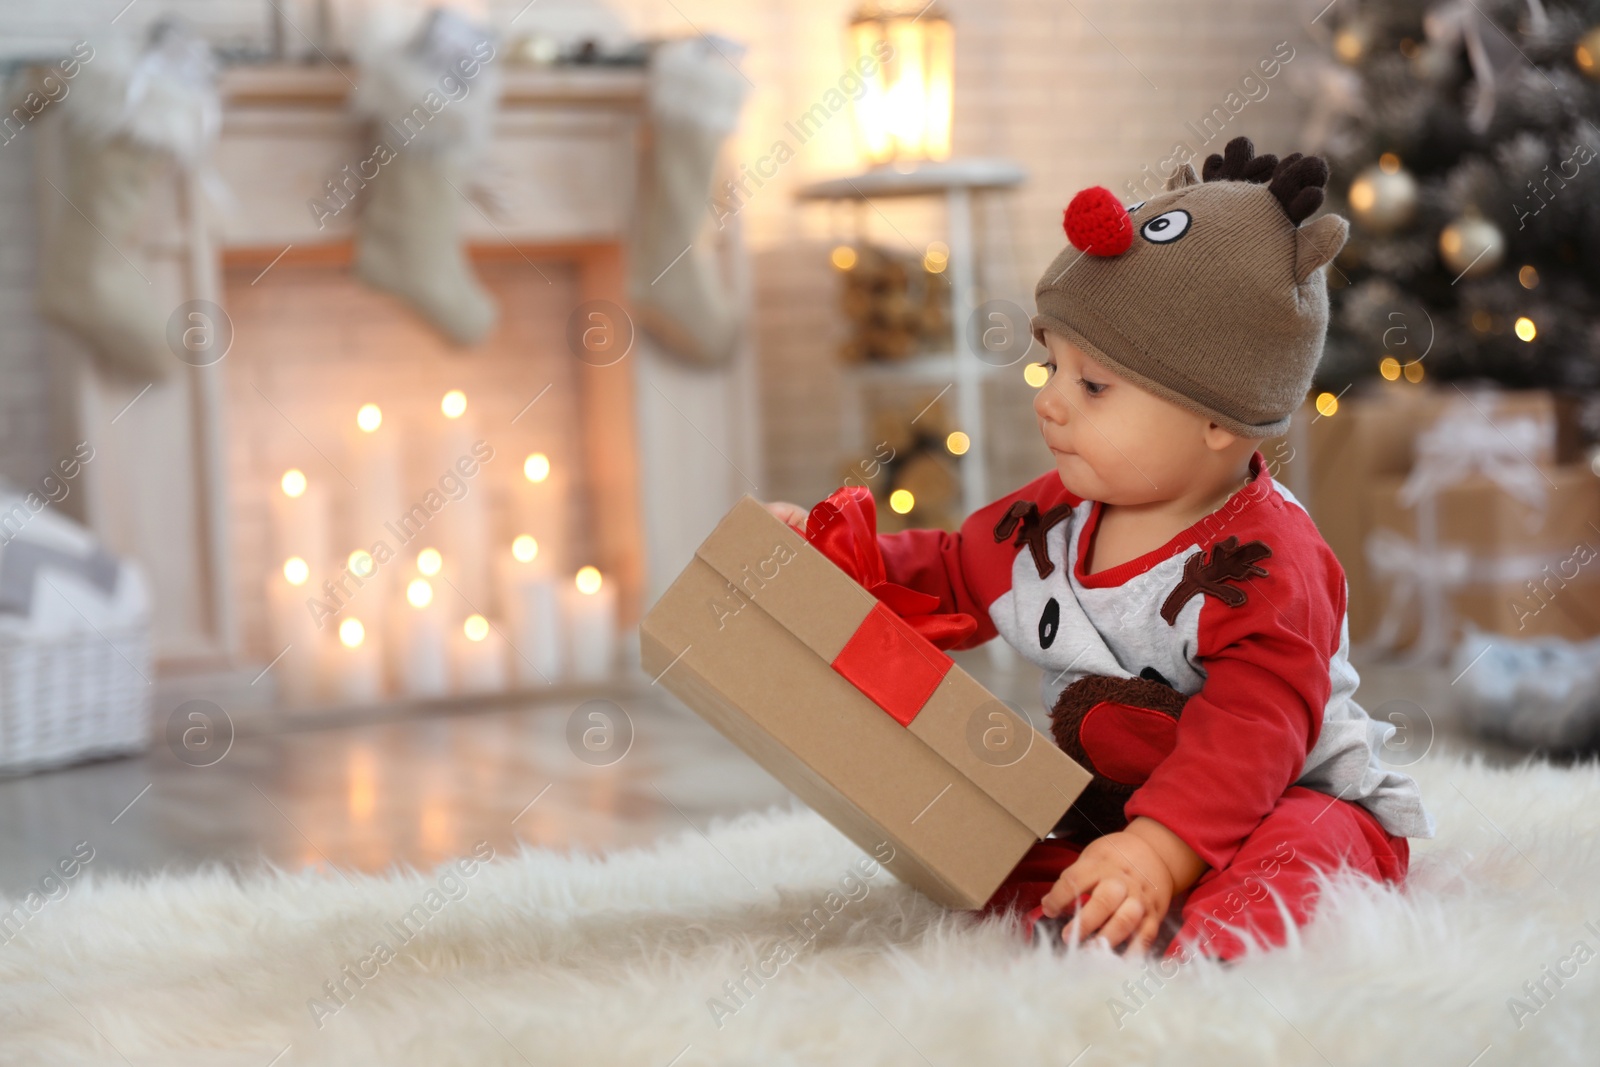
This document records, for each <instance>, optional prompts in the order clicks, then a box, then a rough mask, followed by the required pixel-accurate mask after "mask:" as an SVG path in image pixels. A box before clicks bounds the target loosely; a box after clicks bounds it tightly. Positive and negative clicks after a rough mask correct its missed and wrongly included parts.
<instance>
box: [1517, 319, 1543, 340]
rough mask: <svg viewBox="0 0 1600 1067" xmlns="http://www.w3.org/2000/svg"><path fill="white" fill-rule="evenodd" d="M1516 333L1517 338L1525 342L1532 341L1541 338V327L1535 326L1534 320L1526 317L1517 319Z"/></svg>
mask: <svg viewBox="0 0 1600 1067" xmlns="http://www.w3.org/2000/svg"><path fill="white" fill-rule="evenodd" d="M1516 331H1517V336H1518V337H1520V338H1522V339H1523V340H1524V341H1531V340H1533V339H1534V338H1535V337H1538V336H1539V327H1537V326H1535V325H1534V324H1533V320H1532V319H1530V318H1528V316H1526V315H1523V316H1522V317H1521V318H1519V319H1517V325H1516Z"/></svg>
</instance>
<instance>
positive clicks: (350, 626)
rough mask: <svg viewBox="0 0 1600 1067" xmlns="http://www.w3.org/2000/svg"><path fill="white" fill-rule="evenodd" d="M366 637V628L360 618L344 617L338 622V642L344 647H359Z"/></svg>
mask: <svg viewBox="0 0 1600 1067" xmlns="http://www.w3.org/2000/svg"><path fill="white" fill-rule="evenodd" d="M366 639H367V628H366V627H365V626H362V625H361V620H360V619H346V620H344V622H341V623H340V624H339V643H340V644H341V645H343V646H344V647H345V648H360V647H361V642H363V641H365V640H366Z"/></svg>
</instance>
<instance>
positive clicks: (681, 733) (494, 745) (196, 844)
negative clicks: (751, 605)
mask: <svg viewBox="0 0 1600 1067" xmlns="http://www.w3.org/2000/svg"><path fill="white" fill-rule="evenodd" d="M961 661H962V663H963V665H964V666H966V667H967V668H968V669H969V670H971V671H972V673H973V674H975V675H977V676H978V677H979V678H980V680H982V681H984V682H985V683H986V684H988V685H989V686H990V687H991V689H993V690H994V691H995V692H996V693H997V695H999V696H1001V697H1002V698H1004V699H1008V700H1013V701H1014V702H1015V704H1016V705H1017V706H1019V707H1021V708H1024V709H1027V710H1028V713H1029V714H1030V716H1031V717H1032V719H1033V721H1034V723H1035V725H1037V726H1039V727H1040V728H1041V729H1048V723H1047V720H1046V718H1045V716H1044V714H1043V712H1042V709H1039V708H1037V707H1035V705H1037V704H1038V703H1039V697H1038V689H1037V685H1038V682H1037V678H1038V675H1037V672H1035V671H1033V670H1031V669H1029V668H1027V667H1026V665H1022V666H1020V667H1018V668H1016V669H997V668H996V666H995V665H994V664H993V663H991V662H990V660H989V658H988V657H987V656H986V655H982V654H974V655H967V654H963V656H962V657H961ZM1362 674H1363V682H1362V687H1361V690H1360V692H1359V694H1358V698H1359V699H1361V701H1362V703H1363V704H1364V705H1365V706H1366V707H1367V709H1368V710H1369V712H1370V711H1374V710H1375V709H1377V708H1380V707H1382V706H1383V705H1384V703H1385V701H1387V700H1389V699H1392V698H1399V697H1403V698H1407V699H1411V700H1416V701H1417V702H1418V705H1419V706H1421V707H1423V708H1427V709H1430V710H1429V711H1428V712H1426V713H1425V714H1427V715H1428V717H1429V718H1430V719H1433V720H1437V722H1436V723H1428V724H1422V723H1418V724H1417V726H1416V727H1414V729H1415V733H1414V735H1413V736H1414V737H1415V739H1416V741H1417V743H1418V745H1419V746H1422V745H1425V744H1428V743H1431V740H1432V738H1433V734H1434V731H1435V730H1441V731H1442V730H1445V729H1447V728H1448V716H1447V715H1446V714H1441V713H1439V712H1440V709H1442V708H1443V707H1444V701H1445V700H1446V699H1447V695H1448V694H1447V690H1445V688H1444V687H1445V686H1446V683H1445V682H1443V681H1441V680H1439V679H1438V678H1437V677H1435V676H1433V675H1429V674H1426V673H1423V672H1415V671H1400V670H1396V669H1394V668H1382V669H1364V670H1363V672H1362ZM588 700H601V701H606V702H608V703H601V704H594V705H586V704H585V702H586V701H588ZM174 706H175V705H174ZM619 708H620V709H622V710H623V711H625V712H626V720H624V718H623V717H622V716H621V715H620V714H619V713H618V710H617V709H619ZM161 710H163V709H158V711H161ZM595 710H599V711H601V712H603V713H605V714H606V715H607V716H608V717H609V718H610V720H611V721H613V722H615V723H617V724H621V723H623V722H624V721H626V722H629V723H631V724H632V732H633V737H632V741H631V743H628V744H626V745H624V743H623V741H624V739H623V736H622V733H621V730H624V729H626V728H625V727H622V726H620V725H619V727H618V730H619V732H618V733H617V734H615V735H611V736H610V738H609V740H611V741H612V742H613V744H612V747H611V748H610V750H609V751H606V750H605V742H606V741H607V740H608V738H607V736H606V735H605V734H604V731H605V730H606V729H607V727H606V723H605V721H604V720H596V719H591V718H589V717H588V713H589V712H591V711H595ZM165 718H166V715H165V714H160V715H158V719H160V720H164V719H165ZM240 718H241V720H242V721H241V723H240V725H239V729H238V736H236V737H235V738H234V740H233V743H232V745H231V747H230V748H229V749H228V750H227V752H226V755H224V756H222V757H221V758H220V759H219V760H217V761H216V762H215V763H214V764H212V765H210V766H191V765H190V764H189V763H186V762H184V761H182V760H180V759H179V758H178V756H177V755H176V754H175V752H174V750H173V749H171V748H169V747H168V745H167V744H166V741H165V738H164V736H163V735H162V728H164V725H165V723H164V721H162V722H159V723H158V731H157V737H156V743H155V745H154V747H153V748H152V750H151V751H150V752H149V753H147V754H144V755H141V756H138V757H133V758H122V759H114V760H104V761H101V762H97V763H91V764H85V765H80V766H77V767H69V768H65V769H61V770H56V771H49V772H44V773H39V774H33V775H29V776H25V777H19V778H11V779H6V780H0V894H5V895H15V894H19V893H22V892H25V891H26V890H28V889H30V888H33V887H35V886H37V885H39V883H40V879H41V878H44V877H45V876H46V875H47V874H48V873H49V872H50V871H51V870H52V869H53V868H54V867H55V865H56V863H57V861H58V860H60V859H61V858H63V857H66V856H68V855H70V854H71V853H72V852H73V850H74V848H75V847H76V846H77V845H78V843H79V842H88V843H89V845H90V846H91V847H92V848H93V849H94V858H93V860H92V861H91V863H90V864H89V866H90V869H92V870H94V871H96V872H100V873H108V872H113V871H119V872H154V871H157V870H160V869H163V868H170V869H173V870H178V871H183V870H190V869H193V868H195V867H197V866H199V865H202V864H208V863H219V864H223V865H225V866H227V867H229V868H231V869H235V870H248V869H252V868H255V867H258V866H259V865H260V864H261V863H262V862H263V861H266V862H271V863H274V864H277V865H279V866H282V867H285V868H289V869H296V870H297V869H300V868H302V867H305V866H324V867H326V866H330V865H331V866H332V867H337V868H340V869H343V870H359V871H368V872H376V871H383V870H385V869H387V868H390V867H392V866H395V865H409V866H413V867H417V868H421V869H427V868H429V867H431V866H432V865H435V864H438V863H442V862H444V861H446V860H449V859H452V858H454V857H457V856H460V855H464V854H466V853H468V852H470V851H471V849H472V847H473V846H474V845H475V844H476V843H477V842H479V841H484V840H486V841H488V842H489V843H491V844H492V845H493V846H494V848H495V851H496V853H497V854H501V855H504V854H505V853H507V852H509V851H512V850H514V849H516V848H517V847H518V846H519V844H521V845H527V846H530V847H540V848H554V849H562V850H569V849H576V850H582V851H591V852H600V851H604V850H607V849H613V848H618V847H625V846H630V845H637V844H642V843H645V842H649V841H651V840H654V839H656V838H658V837H660V836H661V835H663V834H669V833H678V832H682V831H684V830H685V829H688V828H690V827H693V828H695V829H698V830H704V829H705V828H706V826H707V824H708V823H709V822H710V821H711V820H712V819H714V818H716V817H718V816H724V815H732V814H735V813H738V812H741V811H745V810H749V809H752V808H761V807H766V806H768V805H771V804H775V803H777V804H781V803H799V802H798V800H795V799H794V798H793V797H792V796H791V795H790V794H789V793H788V791H787V790H786V789H784V788H783V787H782V786H780V785H779V784H778V783H777V782H776V781H775V780H774V779H772V778H771V777H770V776H769V775H768V774H767V773H766V772H765V771H763V770H762V769H761V768H760V767H759V766H757V765H756V764H755V763H753V762H751V761H750V760H749V759H748V758H746V757H745V756H744V755H743V754H742V753H741V752H739V751H738V750H737V749H736V748H734V747H733V745H732V744H730V743H729V742H728V741H726V740H725V739H724V738H723V737H722V736H721V735H720V734H718V733H717V732H716V731H715V730H713V729H712V728H710V727H709V726H707V725H706V724H705V723H704V722H702V721H701V720H700V719H699V718H698V717H696V716H695V715H693V714H692V713H690V712H688V711H687V710H685V709H683V707H682V706H681V705H679V704H678V703H677V702H676V701H675V700H674V699H673V698H671V696H670V695H668V694H666V693H664V692H663V691H662V690H661V689H660V688H659V687H651V686H650V685H648V684H647V680H646V679H643V678H637V679H634V680H631V681H628V682H627V683H626V684H623V685H620V686H619V687H618V688H615V689H612V690H608V691H606V692H605V693H603V694H602V693H598V692H597V693H567V694H565V695H564V697H563V698H561V699H552V700H548V701H544V702H530V703H523V704H514V705H510V706H502V707H494V708H487V709H484V708H479V709H476V710H473V709H463V708H461V707H459V706H458V707H454V708H451V707H448V706H446V707H440V708H435V709H432V710H431V711H423V712H418V711H417V710H416V709H411V710H410V711H408V712H404V713H402V714H400V715H398V716H396V717H392V718H390V719H389V720H388V721H368V722H356V723H349V724H344V725H331V726H329V725H320V726H316V728H312V727H313V724H311V723H306V724H305V725H302V726H300V727H299V728H295V729H289V730H280V729H277V728H276V727H270V724H271V722H272V721H273V720H272V719H270V718H263V717H261V716H254V717H247V716H241V717H240ZM575 719H576V721H577V723H578V725H577V726H576V727H574V726H573V725H572V724H573V722H574V720H575ZM263 723H266V724H269V725H268V727H263V725H262V724H263ZM252 724H253V725H252ZM584 729H598V730H600V731H601V733H600V734H598V735H596V734H591V735H590V740H591V742H594V741H596V739H598V742H599V743H598V745H596V744H593V743H591V745H590V746H589V747H588V748H586V747H585V745H584V740H583V731H584ZM1456 743H1457V744H1459V742H1456ZM596 747H598V748H600V749H601V750H602V751H600V752H598V753H596V752H594V751H593V749H594V748H596ZM624 748H625V751H624ZM580 752H582V753H584V754H585V755H586V757H587V761H586V760H585V759H584V758H579V755H578V753H580ZM618 752H622V753H623V754H621V755H620V757H618V755H617V753H618ZM1491 755H1494V754H1493V753H1491ZM1500 755H1501V756H1502V757H1503V758H1515V754H1513V753H1501V754H1500ZM190 758H191V760H193V759H194V757H193V756H191V757H190Z"/></svg>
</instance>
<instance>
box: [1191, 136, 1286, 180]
mask: <svg viewBox="0 0 1600 1067" xmlns="http://www.w3.org/2000/svg"><path fill="white" fill-rule="evenodd" d="M1222 151H1223V155H1220V156H1219V155H1216V154H1212V155H1210V156H1207V157H1206V164H1205V169H1204V170H1203V171H1202V172H1201V176H1202V177H1204V178H1205V180H1206V181H1208V182H1216V181H1228V182H1254V183H1255V184H1257V185H1260V184H1261V183H1262V182H1265V181H1267V180H1269V179H1270V178H1271V177H1272V172H1273V170H1274V169H1275V168H1276V167H1277V166H1278V157H1277V156H1273V155H1265V156H1258V155H1256V146H1255V143H1254V142H1253V141H1251V140H1250V138H1248V137H1235V138H1234V139H1233V140H1231V141H1229V142H1228V143H1227V145H1226V146H1224V148H1223V149H1222Z"/></svg>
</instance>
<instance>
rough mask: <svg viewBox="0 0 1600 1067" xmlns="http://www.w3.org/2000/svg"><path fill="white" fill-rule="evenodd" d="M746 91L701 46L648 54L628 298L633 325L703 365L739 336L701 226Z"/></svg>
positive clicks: (666, 47) (728, 354) (733, 307)
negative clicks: (646, 113) (649, 128)
mask: <svg viewBox="0 0 1600 1067" xmlns="http://www.w3.org/2000/svg"><path fill="white" fill-rule="evenodd" d="M736 47H737V46H733V45H731V43H730V44H729V45H727V46H725V50H727V49H733V48H736ZM747 88H748V86H747V85H746V84H745V81H744V78H743V77H742V76H741V75H740V74H739V72H738V71H737V70H735V69H734V68H733V67H732V66H731V65H730V64H729V61H728V60H727V59H725V58H724V57H723V56H722V55H720V54H718V52H717V51H716V50H715V49H713V48H712V47H711V46H710V45H708V44H706V43H705V42H703V41H700V40H683V41H673V42H670V43H667V44H663V45H660V46H658V47H657V48H656V50H655V52H654V54H653V55H652V57H651V62H650V111H651V122H652V125H653V135H652V147H651V155H650V161H649V164H648V168H647V172H648V180H647V182H646V188H645V190H644V201H643V204H642V205H641V208H640V225H639V234H638V241H637V244H636V247H635V248H634V251H633V256H632V259H631V263H632V266H631V274H632V277H631V278H630V279H629V295H630V296H631V298H632V300H633V305H634V311H635V313H636V314H637V315H638V317H639V324H640V326H642V327H643V328H644V329H645V330H647V331H649V333H650V334H651V335H652V336H653V337H655V339H656V340H657V341H659V342H661V344H663V345H664V346H666V347H667V348H668V349H670V350H671V351H672V353H673V354H674V355H676V356H677V357H678V358H680V359H682V360H685V361H686V362H689V363H696V364H701V365H704V366H717V365H719V364H723V363H726V362H727V361H728V360H729V359H731V358H732V357H733V350H734V344H735V342H736V341H737V339H738V333H739V326H740V308H739V305H738V303H737V302H736V301H735V300H734V299H733V297H732V295H731V288H732V287H731V286H730V285H729V284H728V283H727V281H726V280H724V279H723V278H722V276H721V272H720V271H719V269H718V265H717V262H716V255H715V249H714V248H713V247H712V242H711V241H710V240H708V239H706V238H703V237H702V230H704V228H705V225H706V222H707V221H708V218H709V216H708V213H707V210H706V201H707V197H708V196H709V195H710V193H711V180H712V170H713V168H714V167H715V166H716V162H717V156H718V154H719V153H720V152H721V150H722V143H723V141H724V140H725V139H726V138H727V136H728V134H729V133H731V132H732V131H733V128H734V126H735V125H736V124H737V122H738V119H739V109H740V107H741V106H742V105H743V103H744V96H745V92H746V90H747Z"/></svg>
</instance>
